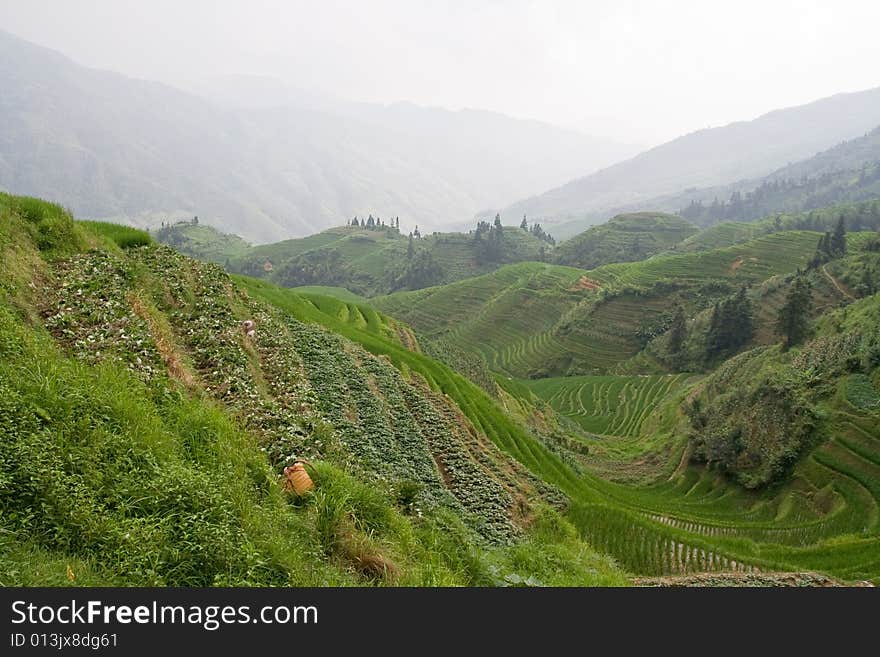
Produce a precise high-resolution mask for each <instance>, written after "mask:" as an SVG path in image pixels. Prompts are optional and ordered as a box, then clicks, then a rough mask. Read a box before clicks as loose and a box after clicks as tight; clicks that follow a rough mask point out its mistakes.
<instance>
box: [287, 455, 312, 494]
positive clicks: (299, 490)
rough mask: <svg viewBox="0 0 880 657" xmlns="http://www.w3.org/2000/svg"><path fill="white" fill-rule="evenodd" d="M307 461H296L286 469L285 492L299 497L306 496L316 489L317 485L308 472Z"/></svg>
mask: <svg viewBox="0 0 880 657" xmlns="http://www.w3.org/2000/svg"><path fill="white" fill-rule="evenodd" d="M305 463H306V462H305V461H294V462H293V464H292V465H288V466H287V467H286V468H284V490H287V491H291V492H294V493H296V494H297V495H305V494H306V493H307V492H308V491H310V490H312V489H313V488H314V487H315V483H314V482H313V481H312V478H311V477H310V476H309V473H308V472H306V467H305Z"/></svg>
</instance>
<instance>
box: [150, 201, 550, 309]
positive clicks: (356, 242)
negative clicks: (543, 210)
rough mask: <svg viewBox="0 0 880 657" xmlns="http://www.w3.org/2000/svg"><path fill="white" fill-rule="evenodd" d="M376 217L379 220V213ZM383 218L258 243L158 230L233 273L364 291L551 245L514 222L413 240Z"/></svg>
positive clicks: (416, 282)
mask: <svg viewBox="0 0 880 657" xmlns="http://www.w3.org/2000/svg"><path fill="white" fill-rule="evenodd" d="M369 220H370V221H371V223H372V216H370V217H369ZM364 221H365V222H366V219H365V220H364ZM376 221H377V222H382V224H380V225H378V226H370V227H367V226H361V225H358V226H353V225H349V226H339V227H336V228H331V229H329V230H326V231H323V232H321V233H316V234H314V235H310V236H308V237H304V238H300V239H293V240H285V241H282V242H276V243H272V244H263V245H259V246H254V247H251V246H248V245H246V244H244V243H243V242H242V241H241V240H237V239H235V238H234V237H230V236H225V235H222V234H221V233H219V232H218V231H216V230H213V229H211V228H208V227H207V226H202V225H200V226H197V227H196V226H192V225H190V224H187V223H182V224H176V225H172V226H170V227H169V228H167V229H163V230H160V231H158V232H156V233H155V235H156V238H157V239H158V240H159V241H161V242H163V243H166V244H170V245H172V246H174V247H175V248H178V249H180V250H181V251H182V252H184V253H186V254H188V255H191V256H193V257H197V258H202V259H207V260H211V261H213V262H217V263H220V264H223V265H224V267H225V268H226V269H227V270H228V271H230V272H233V273H239V274H246V275H248V276H254V277H257V278H263V279H265V280H268V281H271V282H273V283H276V284H278V285H282V286H284V287H300V286H310V285H318V286H325V287H338V288H345V289H347V290H349V291H350V292H353V293H355V294H358V295H362V296H374V295H377V294H388V293H390V292H394V291H397V290H406V289H418V288H423V287H429V286H432V285H442V284H444V283H450V282H453V281H457V280H461V279H463V278H468V277H470V276H475V275H478V274H482V273H485V272H489V271H493V270H495V269H497V268H498V267H500V266H502V265H503V264H505V263H510V262H522V261H528V260H540V259H544V258H549V257H550V256H549V254H550V252H551V250H552V245H551V244H550V243H549V242H548V241H546V240H545V239H542V238H541V235H543V233H539V232H536V231H535V230H531V229H530V230H523V229H521V228H517V227H514V226H504V227H503V228H502V230H501V232H498V233H493V232H492V230H493V228H492V227H489V226H485V225H484V226H483V227H478V229H477V230H475V231H471V232H470V233H431V234H424V235H423V234H421V233H419V232H418V227H416V234H415V235H414V236H413V237H412V238H410V237H409V236H408V235H404V234H401V231H400V230H399V229H398V228H396V226H395V227H392V226H391V224H390V222H389V224H388V225H384V220H382V219H377V220H376ZM538 230H540V226H539V227H538ZM495 234H497V235H500V236H501V238H500V239H499V240H498V241H497V243H496V242H494V241H492V240H493V239H494V235H495ZM545 237H546V236H545ZM490 247H491V248H490Z"/></svg>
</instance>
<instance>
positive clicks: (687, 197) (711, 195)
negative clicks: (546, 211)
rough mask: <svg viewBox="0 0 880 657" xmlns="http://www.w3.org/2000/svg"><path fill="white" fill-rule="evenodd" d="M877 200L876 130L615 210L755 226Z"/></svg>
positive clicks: (570, 230)
mask: <svg viewBox="0 0 880 657" xmlns="http://www.w3.org/2000/svg"><path fill="white" fill-rule="evenodd" d="M878 197H880V127H877V128H875V129H874V130H872V131H871V132H869V133H868V134H865V135H862V136H861V137H857V138H855V139H849V140H847V141H843V142H841V143H839V144H837V145H835V146H832V147H831V148H829V149H827V150H824V151H821V152H819V153H817V154H816V155H813V156H812V157H809V158H806V159H803V160H799V161H797V162H794V163H792V164H788V165H786V166H784V167H780V168H779V169H776V170H775V171H773V172H771V173H769V174H768V175H766V176H762V177H760V178H750V179H746V180H738V181H737V182H734V183H731V184H729V185H717V186H715V187H701V188H690V189H688V190H686V191H680V192H677V193H675V194H666V195H663V196H658V197H655V198H652V199H649V200H647V201H641V202H638V203H634V204H632V205H630V206H627V207H623V208H620V209H618V210H617V211H618V212H634V211H637V210H643V209H646V208H653V211H657V210H661V211H665V212H675V213H679V214H680V215H681V216H682V217H684V218H685V219H687V220H688V221H691V222H693V223H696V224H699V225H702V226H709V225H712V224H715V223H717V222H720V221H740V222H742V221H754V220H756V219H760V218H762V217H766V216H768V215H770V214H775V213H777V212H788V213H792V212H795V213H796V212H803V211H808V210H813V209H816V208H822V207H826V206H829V205H837V204H841V203H855V202H859V201H866V200H870V199H875V198H878ZM588 223H589V220H586V219H580V220H575V221H572V222H569V223H565V224H560V225H558V226H555V227H554V230H553V232H554V234H555V235H556V236H557V237H559V238H568V237H570V236H571V235H574V234H576V233H579V231H581V230H582V229H583V227H584V226H585V225H587V224H588Z"/></svg>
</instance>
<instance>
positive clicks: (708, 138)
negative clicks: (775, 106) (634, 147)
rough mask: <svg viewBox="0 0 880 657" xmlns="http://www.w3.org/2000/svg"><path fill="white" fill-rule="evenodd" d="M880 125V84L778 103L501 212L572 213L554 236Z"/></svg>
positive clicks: (546, 216)
mask: <svg viewBox="0 0 880 657" xmlns="http://www.w3.org/2000/svg"><path fill="white" fill-rule="evenodd" d="M878 125H880V87H878V88H875V89H870V90H867V91H860V92H855V93H843V94H837V95H835V96H831V97H828V98H824V99H821V100H817V101H815V102H813V103H809V104H807V105H801V106H798V107H791V108H786V109H780V110H776V111H773V112H770V113H768V114H765V115H763V116H761V117H759V118H757V119H755V120H753V121H740V122H737V123H732V124H730V125H727V126H723V127H719V128H711V129H706V130H700V131H697V132H693V133H691V134H688V135H684V136H682V137H679V138H677V139H674V140H672V141H670V142H668V143H666V144H662V145H660V146H657V147H655V148H652V149H650V150H648V151H646V152H644V153H641V154H640V155H637V156H636V157H633V158H631V159H629V160H626V161H625V162H620V163H618V164H615V165H612V166H610V167H607V168H605V169H602V170H601V171H597V172H596V173H594V174H591V175H588V176H586V177H582V178H578V179H576V180H572V181H571V182H569V183H567V184H565V185H563V186H561V187H557V188H554V189H551V190H550V191H547V192H545V193H543V194H540V195H538V196H533V197H530V198H526V199H524V200H522V201H519V202H517V203H514V204H513V205H510V206H508V207H507V208H505V209H504V210H503V211H502V216H513V217H519V216H522V215H523V214H526V215H528V217H529V218H530V219H533V220H536V221H541V222H542V223H544V224H545V226H550V227H551V232H554V231H553V230H552V227H553V225H559V224H562V223H565V222H573V221H575V220H577V225H576V226H574V225H573V226H572V227H571V228H566V230H564V231H563V232H562V233H560V232H558V231H557V232H554V234H555V236H556V237H566V236H569V235H572V234H574V233H577V232H580V231H581V230H584V229H585V228H587V227H588V226H589V225H590V224H591V223H598V222H599V221H602V220H604V219H606V218H607V216H608V214H609V213H616V212H623V211H635V210H638V209H661V208H649V207H647V205H645V202H648V201H649V200H652V199H656V198H657V197H660V196H662V195H664V194H672V193H679V192H681V191H682V190H686V189H688V188H699V187H710V186H716V185H723V184H729V183H732V182H734V181H737V180H743V179H748V178H756V177H759V176H763V175H766V174H769V173H770V172H772V171H774V170H776V169H778V168H780V167H783V166H786V165H788V164H790V163H792V162H796V161H798V160H803V159H805V158H808V157H810V156H812V155H814V154H816V153H817V152H819V151H823V150H825V149H828V148H830V147H832V146H834V145H835V144H838V143H840V142H841V141H844V140H847V139H852V138H854V137H859V136H861V135H863V134H865V133H867V132H869V131H871V130H873V129H874V128H876V127H877V126H878Z"/></svg>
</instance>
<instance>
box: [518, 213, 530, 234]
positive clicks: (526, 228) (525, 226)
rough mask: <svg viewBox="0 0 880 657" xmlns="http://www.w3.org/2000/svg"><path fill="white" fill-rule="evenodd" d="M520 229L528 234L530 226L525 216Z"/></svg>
mask: <svg viewBox="0 0 880 657" xmlns="http://www.w3.org/2000/svg"><path fill="white" fill-rule="evenodd" d="M519 227H520V228H522V229H523V230H524V231H526V232H528V230H529V224H528V222H527V221H526V215H523V220H522V221H521V222H520V224H519Z"/></svg>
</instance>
